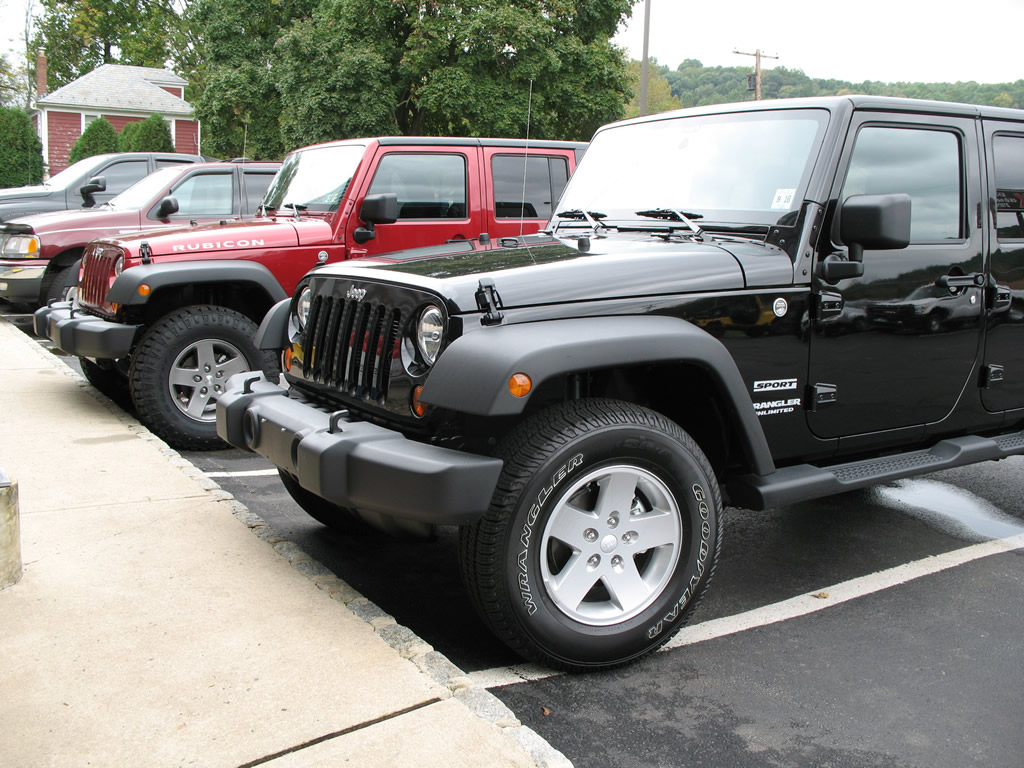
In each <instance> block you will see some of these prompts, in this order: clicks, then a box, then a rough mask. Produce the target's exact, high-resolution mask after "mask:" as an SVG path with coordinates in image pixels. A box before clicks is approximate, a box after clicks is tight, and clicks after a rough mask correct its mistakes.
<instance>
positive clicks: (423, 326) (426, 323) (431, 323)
mask: <svg viewBox="0 0 1024 768" xmlns="http://www.w3.org/2000/svg"><path fill="white" fill-rule="evenodd" d="M443 343H444V315H442V314H441V310H440V309H438V308H437V307H435V306H434V305H433V304H431V305H430V306H429V307H427V308H426V309H424V310H423V311H422V312H420V320H419V322H418V323H417V324H416V346H417V347H419V350H420V354H421V355H423V360H424V362H426V364H427V365H433V364H434V361H435V360H437V355H438V353H439V352H440V351H441V345H442V344H443Z"/></svg>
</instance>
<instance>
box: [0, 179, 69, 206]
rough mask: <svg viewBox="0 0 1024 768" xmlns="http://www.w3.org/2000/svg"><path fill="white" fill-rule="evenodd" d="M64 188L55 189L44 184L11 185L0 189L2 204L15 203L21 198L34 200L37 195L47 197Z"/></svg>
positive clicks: (0, 201) (0, 203) (0, 202)
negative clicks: (28, 185)
mask: <svg viewBox="0 0 1024 768" xmlns="http://www.w3.org/2000/svg"><path fill="white" fill-rule="evenodd" d="M63 191H64V190H63V189H59V190H58V189H54V188H52V187H47V186H45V185H43V184H33V185H32V186H30V187H9V188H8V189H0V205H3V204H4V203H14V202H17V201H19V200H32V199H34V198H37V197H46V196H48V195H52V194H53V193H55V192H63Z"/></svg>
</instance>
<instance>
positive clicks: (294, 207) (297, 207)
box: [284, 203, 308, 219]
mask: <svg viewBox="0 0 1024 768" xmlns="http://www.w3.org/2000/svg"><path fill="white" fill-rule="evenodd" d="M284 207H285V208H291V209H292V210H293V211H295V218H296V219H297V218H299V211H304V210H306V208H308V206H306V205H303V204H302V203H285V204H284Z"/></svg>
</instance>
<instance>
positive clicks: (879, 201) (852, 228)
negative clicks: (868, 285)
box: [821, 193, 911, 285]
mask: <svg viewBox="0 0 1024 768" xmlns="http://www.w3.org/2000/svg"><path fill="white" fill-rule="evenodd" d="M910 205H911V201H910V195H907V194H903V193H898V194H890V195H852V196H850V197H848V198H847V199H846V202H844V203H843V206H842V208H841V209H840V211H839V238H840V239H841V240H842V241H843V242H844V243H845V244H846V246H847V248H848V249H849V251H850V253H849V258H848V259H844V258H842V257H841V256H840V255H838V254H834V253H833V254H831V255H829V256H827V257H826V258H825V261H824V262H823V263H822V265H821V278H822V280H824V281H825V282H826V283H829V284H831V285H835V284H836V283H838V282H839V281H840V280H846V279H849V278H852V277H860V276H861V275H863V274H864V250H865V249H867V250H874V251H886V250H897V249H900V248H906V247H907V246H908V245H910Z"/></svg>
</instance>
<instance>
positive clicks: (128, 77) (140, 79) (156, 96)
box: [36, 64, 192, 116]
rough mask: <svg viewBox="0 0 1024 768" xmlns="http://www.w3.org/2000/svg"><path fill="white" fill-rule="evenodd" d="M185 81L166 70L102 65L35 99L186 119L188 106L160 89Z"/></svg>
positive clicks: (54, 104) (44, 103)
mask: <svg viewBox="0 0 1024 768" xmlns="http://www.w3.org/2000/svg"><path fill="white" fill-rule="evenodd" d="M186 85H188V82H187V81H186V80H184V79H182V78H180V77H178V76H177V75H176V74H174V73H173V72H171V71H170V70H166V69H155V68H153V67H129V66H125V65H123V64H103V65H101V66H99V67H97V68H96V69H94V70H93V71H92V72H90V73H88V74H87V75H82V76H81V77H80V78H78V79H77V80H75V81H74V82H71V83H68V84H67V85H65V86H63V87H61V88H58V89H57V90H56V91H54V92H53V93H48V94H47V95H46V96H43V97H42V98H40V99H37V100H36V104H37V106H39V107H73V108H75V109H83V108H88V109H96V110H122V111H126V112H158V113H160V114H162V115H165V116H166V115H181V116H189V115H191V114H192V105H191V104H189V103H188V102H187V101H185V100H184V99H179V98H178V97H177V96H174V95H173V94H170V93H168V92H167V91H165V90H164V89H163V88H161V86H171V87H181V88H184V87H185V86H186Z"/></svg>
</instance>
